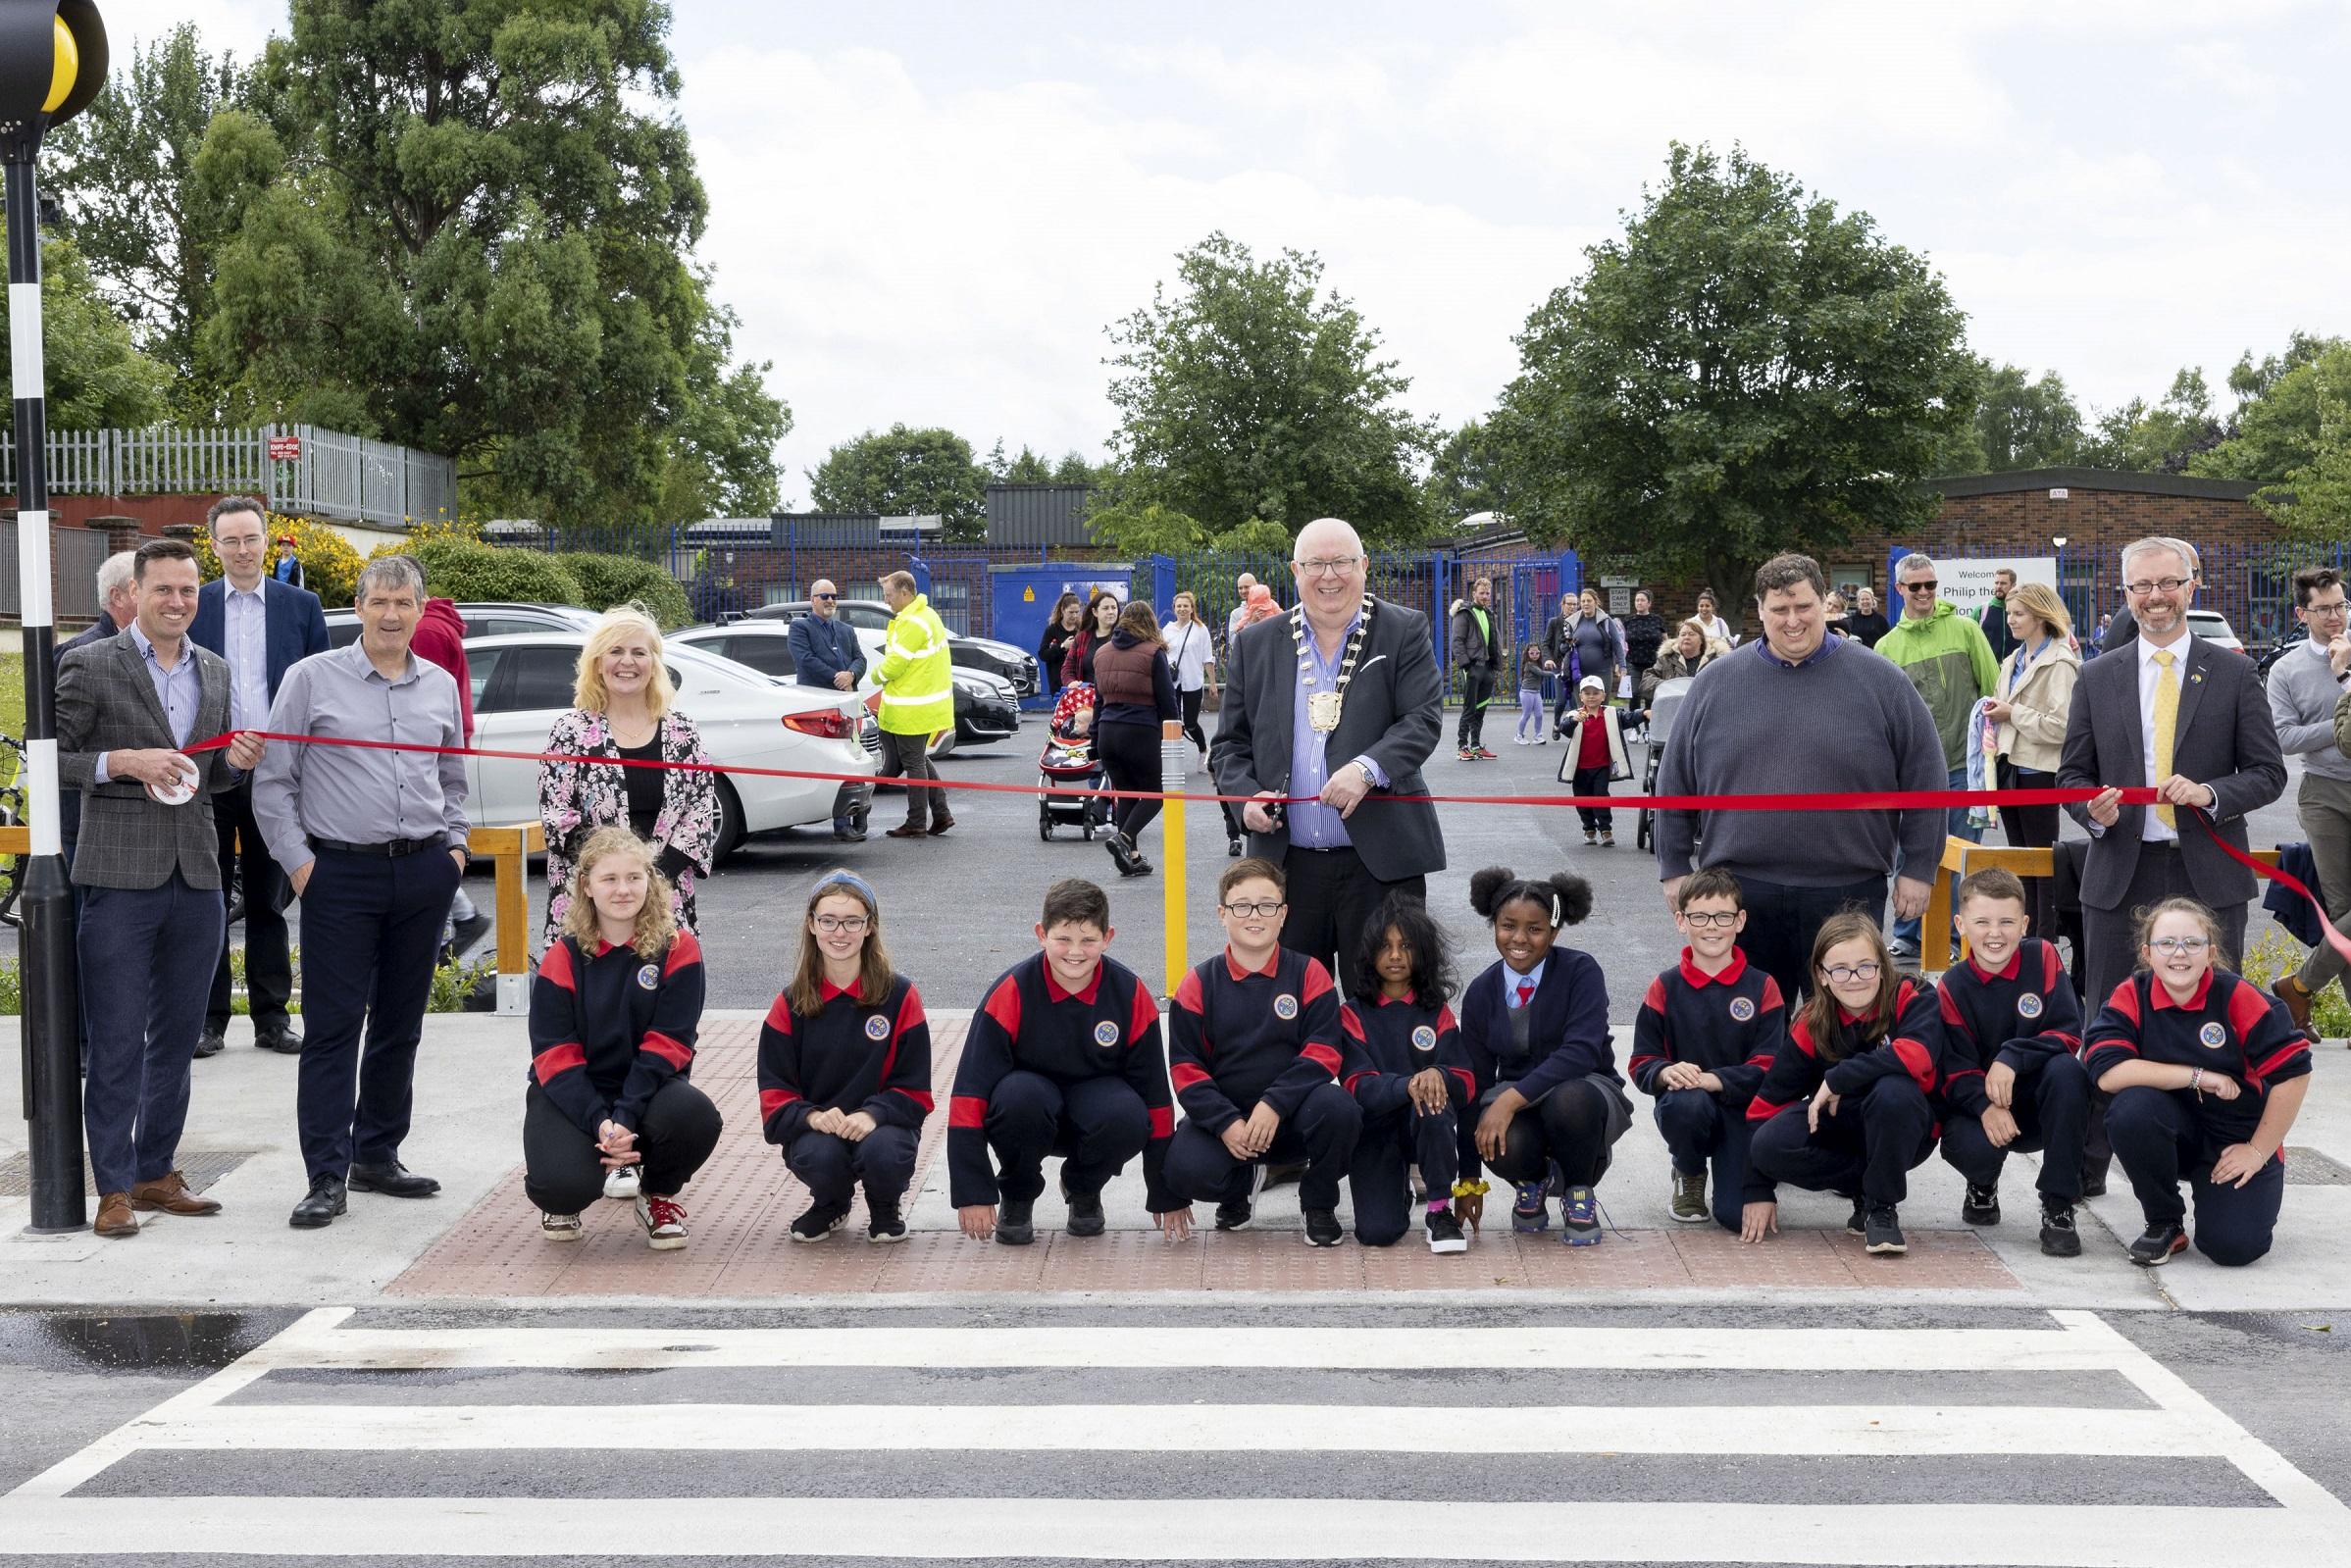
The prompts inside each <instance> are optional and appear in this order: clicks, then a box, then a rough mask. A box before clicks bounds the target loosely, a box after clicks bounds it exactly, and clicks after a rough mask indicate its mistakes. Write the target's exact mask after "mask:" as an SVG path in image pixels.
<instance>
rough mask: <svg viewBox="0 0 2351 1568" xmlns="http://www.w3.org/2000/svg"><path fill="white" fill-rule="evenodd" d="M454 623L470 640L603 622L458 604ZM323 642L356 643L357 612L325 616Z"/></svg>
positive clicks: (514, 607)
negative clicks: (463, 625) (458, 621)
mask: <svg viewBox="0 0 2351 1568" xmlns="http://www.w3.org/2000/svg"><path fill="white" fill-rule="evenodd" d="M457 619H458V620H460V621H463V622H464V623H465V634H466V636H467V637H468V638H469V639H471V638H473V637H500V636H505V635H507V634H508V633H510V632H573V631H579V632H586V631H588V630H589V629H591V628H592V627H594V625H595V624H596V623H597V622H598V621H600V620H602V619H603V616H602V614H601V613H600V612H598V611H595V610H583V609H581V608H580V607H579V606H578V605H576V604H506V603H487V602H485V603H482V604H461V605H459V606H458V607H457ZM327 640H328V641H329V642H331V643H332V644H333V645H334V646H336V647H338V648H347V647H349V646H350V645H351V644H352V643H354V642H357V641H358V640H359V612H358V611H356V610H352V609H348V608H345V609H340V610H329V611H328V612H327Z"/></svg>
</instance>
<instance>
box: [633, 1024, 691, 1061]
mask: <svg viewBox="0 0 2351 1568" xmlns="http://www.w3.org/2000/svg"><path fill="white" fill-rule="evenodd" d="M637 1048H638V1049H639V1050H640V1051H645V1052H648V1053H649V1054H651V1055H654V1056H658V1057H660V1058H661V1059H662V1060H663V1061H665V1062H667V1063H669V1064H670V1066H672V1067H675V1068H678V1069H680V1070H681V1071H683V1070H684V1069H685V1068H687V1067H688V1066H690V1065H691V1063H692V1061H693V1047H692V1046H690V1045H686V1044H682V1043H680V1042H679V1041H677V1040H674V1039H672V1038H670V1037H668V1036H667V1035H664V1034H663V1033H661V1031H659V1030H657V1029H648V1030H646V1031H645V1037H644V1038H643V1040H641V1041H640V1042H639V1044H638V1047H637Z"/></svg>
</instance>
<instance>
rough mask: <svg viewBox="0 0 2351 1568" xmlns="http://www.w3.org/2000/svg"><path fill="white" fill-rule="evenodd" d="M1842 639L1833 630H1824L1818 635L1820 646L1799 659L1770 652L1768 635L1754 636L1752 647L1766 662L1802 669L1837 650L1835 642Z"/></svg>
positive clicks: (1788, 668)
mask: <svg viewBox="0 0 2351 1568" xmlns="http://www.w3.org/2000/svg"><path fill="white" fill-rule="evenodd" d="M1844 640H1845V639H1844V638H1843V637H1841V636H1838V635H1837V634H1836V633H1835V632H1822V633H1821V635H1820V646H1818V647H1816V648H1814V650H1813V651H1812V652H1810V653H1808V654H1806V655H1805V656H1804V657H1803V658H1801V659H1783V658H1781V657H1780V656H1779V655H1778V654H1776V653H1774V652H1772V651H1771V639H1770V638H1769V637H1758V638H1756V639H1755V643H1754V647H1755V651H1756V652H1758V653H1760V654H1762V655H1763V659H1764V662H1765V663H1767V664H1776V665H1778V666H1779V667H1780V668H1781V669H1782V670H1802V669H1804V668H1805V667H1806V666H1808V665H1812V664H1816V663H1818V662H1819V661H1820V660H1822V659H1825V658H1827V657H1828V656H1829V655H1830V654H1832V653H1834V652H1835V651H1836V650H1837V644H1838V643H1840V642H1843V641H1844Z"/></svg>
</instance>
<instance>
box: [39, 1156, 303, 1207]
mask: <svg viewBox="0 0 2351 1568" xmlns="http://www.w3.org/2000/svg"><path fill="white" fill-rule="evenodd" d="M259 1152H260V1151H259V1150H258V1149H249V1148H208V1149H192V1148H183V1149H181V1150H180V1151H179V1174H180V1175H181V1176H184V1177H186V1178H187V1185H188V1187H189V1188H190V1189H192V1190H194V1191H198V1192H201V1191H203V1190H204V1189H206V1188H208V1187H210V1186H212V1184H213V1183H215V1182H217V1181H219V1180H220V1179H221V1178H222V1177H224V1176H227V1175H228V1174H229V1173H230V1171H233V1170H235V1169H236V1168H237V1167H238V1166H240V1165H242V1164H244V1163H245V1161H247V1160H249V1159H251V1158H252V1157H253V1156H254V1155H255V1154H257V1153H259ZM81 1190H82V1194H83V1195H84V1196H86V1197H96V1196H98V1183H97V1179H96V1178H95V1177H93V1176H91V1175H90V1165H89V1161H87V1160H83V1161H82V1162H81ZM31 1194H32V1156H31V1155H29V1154H26V1153H21V1152H20V1153H16V1154H11V1155H10V1156H9V1157H8V1158H7V1159H4V1160H0V1197H29V1196H31Z"/></svg>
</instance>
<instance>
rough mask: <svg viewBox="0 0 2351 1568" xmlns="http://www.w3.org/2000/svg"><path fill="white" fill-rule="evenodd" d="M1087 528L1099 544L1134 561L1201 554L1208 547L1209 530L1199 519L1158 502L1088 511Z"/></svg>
mask: <svg viewBox="0 0 2351 1568" xmlns="http://www.w3.org/2000/svg"><path fill="white" fill-rule="evenodd" d="M1086 530H1087V531H1088V532H1089V533H1091V534H1092V535H1093V536H1094V540H1095V542H1096V543H1098V544H1100V545H1102V546H1103V547H1104V548H1106V549H1108V550H1110V551H1111V552H1112V553H1114V554H1117V555H1123V556H1126V557H1128V558H1130V559H1133V560H1141V559H1142V558H1143V557H1145V556H1147V555H1173V556H1190V555H1198V554H1200V553H1201V551H1203V550H1205V549H1206V548H1207V547H1208V531H1207V529H1205V528H1204V527H1202V526H1201V521H1200V519H1199V518H1196V517H1188V516H1186V515H1185V514H1184V513H1182V512H1179V511H1177V510H1176V509H1175V508H1173V507H1171V506H1162V505H1160V504H1159V503H1158V502H1156V501H1146V502H1142V503H1140V504H1130V505H1126V506H1108V507H1103V508H1100V509H1099V510H1097V511H1093V512H1089V513H1087V514H1086Z"/></svg>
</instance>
